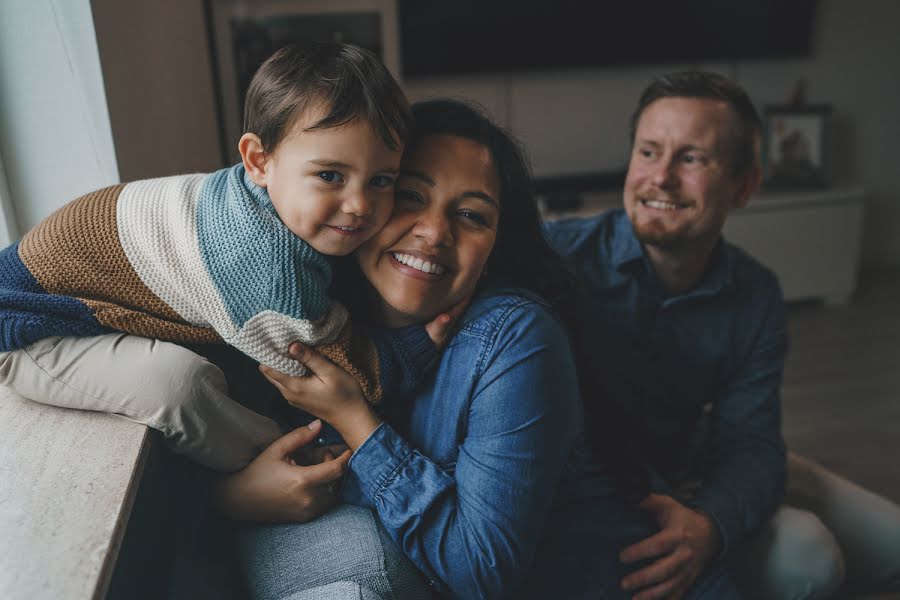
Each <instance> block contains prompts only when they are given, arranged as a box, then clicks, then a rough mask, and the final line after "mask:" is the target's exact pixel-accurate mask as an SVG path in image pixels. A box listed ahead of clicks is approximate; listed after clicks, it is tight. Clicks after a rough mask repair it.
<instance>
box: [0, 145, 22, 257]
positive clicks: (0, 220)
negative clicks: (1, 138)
mask: <svg viewBox="0 0 900 600" xmlns="http://www.w3.org/2000/svg"><path fill="white" fill-rule="evenodd" d="M17 239H19V232H18V229H17V228H16V219H15V213H13V208H12V195H11V194H10V193H9V185H7V183H6V171H4V170H3V157H2V156H0V248H5V247H7V246H9V245H10V244H11V243H13V241H15V240H17Z"/></svg>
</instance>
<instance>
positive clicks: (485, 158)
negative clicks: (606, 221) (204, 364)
mask: <svg viewBox="0 0 900 600" xmlns="http://www.w3.org/2000/svg"><path fill="white" fill-rule="evenodd" d="M414 112H415V121H416V125H415V130H414V132H413V135H412V139H411V141H410V142H409V145H408V147H407V151H406V154H405V157H404V161H403V164H402V167H401V174H400V178H399V180H398V182H397V192H396V206H395V211H394V215H393V216H392V218H391V220H390V221H389V223H388V225H387V226H386V227H385V228H384V230H383V231H382V232H381V233H379V234H378V235H376V236H375V237H374V238H373V239H372V240H371V241H370V242H368V243H367V244H366V245H364V246H363V247H362V248H361V249H360V250H359V251H358V253H357V261H358V264H359V267H360V270H361V271H362V273H363V274H364V276H365V277H366V279H367V280H368V282H369V284H370V289H369V291H370V294H369V295H370V299H369V300H370V302H372V305H373V306H374V310H373V313H374V314H373V318H374V319H375V320H376V322H378V323H380V324H381V325H384V326H389V327H400V326H405V325H411V324H414V323H422V322H425V321H428V320H429V319H431V318H433V317H434V315H436V314H440V313H442V312H444V311H447V310H449V309H450V308H451V307H454V306H457V305H459V304H460V303H461V302H464V301H465V299H466V298H467V297H468V296H470V295H472V294H473V293H475V296H474V299H473V300H472V302H471V305H470V306H469V307H468V309H467V311H466V313H465V315H464V317H463V318H462V319H461V323H460V325H459V328H458V331H457V333H456V334H455V335H454V337H453V338H452V340H451V341H450V343H449V345H448V346H447V348H446V350H445V351H444V353H443V355H442V357H441V359H440V361H439V364H438V365H437V369H436V374H435V376H434V378H433V380H432V381H431V383H430V384H428V385H425V386H424V388H423V389H421V390H420V391H419V393H417V394H416V396H415V398H413V399H411V401H409V402H405V401H403V399H387V401H386V402H387V404H388V406H387V410H386V413H385V414H384V415H379V414H377V413H375V412H374V411H373V410H372V409H371V407H370V405H368V404H367V403H366V402H365V400H364V398H363V397H362V395H361V394H360V392H359V388H358V386H357V385H356V384H355V382H354V381H353V380H352V378H350V377H349V375H348V374H347V373H346V372H344V371H342V370H341V369H339V368H338V367H336V366H334V365H333V364H331V363H328V362H327V361H326V360H324V359H323V358H322V357H321V356H319V355H318V354H317V353H315V352H314V351H313V350H311V349H308V348H302V347H300V346H299V345H295V346H293V347H292V349H291V352H292V355H293V356H294V357H295V358H296V359H297V360H300V361H301V362H303V363H304V364H305V365H306V366H307V367H309V368H310V370H311V371H312V372H313V373H315V376H313V377H310V378H291V377H288V376H286V375H283V374H279V373H277V372H274V371H272V370H270V369H262V370H263V373H264V375H265V376H266V377H267V378H268V379H269V380H270V381H271V382H272V383H273V384H274V385H275V386H276V387H277V388H278V389H279V391H280V392H281V394H282V395H283V396H284V397H285V398H286V399H287V400H288V401H289V402H290V403H291V404H293V405H294V406H296V407H298V408H301V409H303V410H305V411H307V412H309V413H312V414H314V415H315V416H317V417H319V418H321V419H323V420H325V421H327V422H328V423H330V424H331V425H332V426H334V428H335V429H336V430H337V431H338V433H340V434H341V436H342V437H343V438H344V440H345V441H346V442H347V445H348V447H349V451H352V453H353V454H352V458H351V459H350V460H349V463H346V461H347V458H348V455H347V453H344V454H343V455H341V456H340V457H338V458H336V459H334V458H331V459H329V458H328V457H326V459H325V461H324V462H321V463H319V464H317V465H315V468H316V469H318V471H316V472H315V473H314V474H312V475H311V476H312V481H313V483H309V484H308V485H300V486H299V487H298V486H297V485H296V481H297V473H298V472H299V471H297V470H296V469H300V467H295V466H294V465H292V464H290V461H289V460H286V457H287V456H288V455H289V454H290V452H289V450H290V449H292V448H295V447H297V446H299V445H300V444H301V443H302V442H303V441H304V440H306V439H309V438H312V437H313V436H314V435H315V432H317V431H318V428H319V425H318V424H313V425H312V429H307V430H306V431H303V430H302V429H301V430H299V431H298V432H295V433H294V434H292V435H293V437H291V435H289V436H286V438H283V439H282V440H281V441H280V442H277V443H276V444H275V446H273V447H277V448H276V450H271V449H270V451H267V452H266V453H264V454H263V455H261V456H260V457H259V458H258V459H257V460H256V461H254V463H252V464H251V465H250V466H249V467H248V468H247V469H246V470H245V471H244V472H241V473H239V474H237V475H235V476H232V477H231V478H229V479H227V480H225V481H224V482H223V484H222V485H221V486H220V488H219V490H218V499H219V504H220V506H221V507H222V508H223V510H224V511H225V512H226V513H227V514H231V515H235V516H239V517H252V518H255V519H257V520H291V519H297V518H298V517H299V518H300V519H302V518H303V517H305V516H308V515H309V514H310V512H309V511H306V512H304V511H303V510H301V509H303V508H308V507H309V505H312V506H314V507H315V508H318V507H321V506H324V505H327V504H328V503H329V499H328V496H327V494H328V490H329V482H331V481H333V480H336V478H337V477H338V476H339V475H340V473H341V472H342V471H343V470H344V465H345V463H346V475H345V481H344V488H343V500H344V501H345V502H347V503H349V504H352V505H357V506H361V507H364V508H362V509H361V508H352V507H344V508H342V509H340V510H339V511H335V512H333V513H330V514H329V515H326V517H325V519H326V524H325V525H323V524H322V521H321V520H315V521H312V522H311V523H308V524H305V525H291V526H274V527H262V528H256V529H254V530H251V531H250V532H249V533H248V534H247V535H246V537H245V538H244V541H243V545H242V547H243V562H244V564H245V568H246V570H247V572H248V575H249V580H250V583H251V587H252V588H253V592H254V594H255V595H257V596H259V597H271V598H278V597H286V596H288V595H291V594H293V593H296V592H298V591H301V590H302V589H304V588H307V587H310V586H313V585H317V584H322V583H330V581H329V579H328V577H327V574H328V571H329V567H330V565H328V564H323V563H328V562H329V559H321V556H322V554H323V552H324V550H323V549H324V548H330V547H333V546H334V545H333V544H332V541H333V540H331V539H329V538H332V537H340V536H341V533H340V532H341V531H346V530H348V529H353V530H354V531H358V532H360V531H361V532H368V533H363V534H362V536H361V537H357V538H350V539H346V540H341V541H339V542H338V544H337V546H338V547H339V548H340V555H341V556H342V557H343V558H346V557H347V556H348V555H351V556H359V555H360V554H365V552H360V551H359V547H360V546H361V545H362V546H372V547H375V548H376V550H377V549H378V547H380V549H381V552H382V554H381V555H378V557H377V559H376V560H373V561H371V562H372V563H380V565H381V566H378V564H375V566H374V567H373V566H372V565H368V570H367V566H366V565H365V564H358V563H357V564H355V566H354V568H356V569H357V570H358V572H357V573H350V572H349V571H348V570H341V569H338V573H337V574H334V575H332V576H331V581H335V580H337V579H348V580H354V581H356V583H357V584H360V583H361V584H362V585H363V586H364V587H368V588H373V589H374V591H375V592H377V593H379V594H381V595H382V596H384V597H387V596H396V597H404V598H418V597H423V595H424V594H425V593H426V592H425V591H423V588H421V587H415V586H416V584H417V582H416V581H415V578H414V576H413V577H412V578H410V577H407V576H406V575H403V574H401V575H397V573H398V572H400V573H405V572H406V571H404V567H403V565H404V564H406V563H405V559H403V558H402V557H398V554H397V550H396V548H394V547H393V543H392V542H394V543H396V544H397V546H399V547H400V548H401V549H402V552H403V555H405V556H406V557H408V559H409V561H410V562H412V563H413V564H414V565H415V567H416V568H417V569H418V570H419V571H421V572H422V573H423V574H424V575H425V577H426V578H427V580H428V583H429V585H430V586H431V587H432V588H433V589H435V590H436V591H438V592H440V593H442V594H445V595H448V596H451V597H457V598H482V597H487V598H494V597H504V596H513V597H525V596H528V595H535V596H540V595H541V594H543V593H545V592H552V593H556V594H558V595H561V596H562V597H580V596H590V597H598V596H602V597H619V596H623V595H624V592H622V591H621V590H620V589H619V587H618V582H619V580H620V578H621V576H622V575H623V574H624V571H623V569H622V567H621V566H620V565H619V561H618V558H617V554H618V551H619V549H621V548H622V547H624V546H626V545H627V544H628V543H629V542H632V541H636V540H638V539H641V538H643V537H646V536H647V535H648V534H649V533H650V532H652V531H653V530H654V528H655V526H654V525H653V523H652V521H651V519H650V518H649V516H647V515H643V514H641V513H639V512H638V511H637V510H636V509H633V508H632V507H630V506H629V505H627V504H626V503H625V502H624V500H621V499H620V497H621V495H620V494H619V492H618V490H617V488H616V487H615V486H614V484H613V483H612V478H611V477H610V476H609V474H608V473H605V472H602V471H597V472H595V473H593V474H592V475H591V476H590V477H588V476H587V471H586V470H585V463H584V452H583V451H582V445H581V428H582V420H581V406H580V400H579V397H578V386H577V381H576V375H575V369H574V366H573V365H574V363H573V359H572V355H571V352H570V348H569V342H568V338H567V336H566V330H565V327H564V326H563V325H562V324H561V323H560V321H559V319H558V318H557V316H556V315H555V314H554V312H553V311H552V309H551V307H550V305H548V304H547V303H546V302H545V301H544V300H541V296H543V297H548V298H553V297H559V300H557V301H556V305H557V306H559V307H560V308H564V307H563V304H564V302H563V299H564V298H565V297H566V296H565V294H562V295H560V293H559V292H560V290H561V284H560V281H561V280H562V279H563V278H562V277H561V276H560V274H561V273H564V269H563V267H562V265H561V263H559V262H558V261H557V259H556V258H555V256H554V255H553V254H552V252H551V251H550V250H549V248H548V247H547V245H546V242H544V240H543V237H542V235H541V233H540V225H539V216H538V213H537V210H536V208H535V203H534V198H533V197H532V195H531V193H530V184H529V182H530V179H529V176H528V170H527V168H526V167H525V163H524V161H523V159H522V157H521V154H520V153H519V151H518V149H517V148H516V146H515V144H514V143H513V142H511V140H510V139H509V138H508V137H507V136H506V135H505V134H504V133H503V132H502V131H500V130H499V129H498V128H497V127H496V126H494V125H493V124H492V123H490V121H488V120H487V119H485V118H484V117H483V116H481V115H479V114H478V113H476V112H474V111H473V110H472V109H470V108H468V107H466V106H465V105H461V104H458V103H455V102H449V101H434V102H429V103H424V104H419V105H417V106H416V107H414ZM514 288H515V289H514ZM285 440H287V441H285ZM279 444H281V446H279ZM290 482H294V485H293V487H292V488H290V487H288V489H292V490H293V491H294V492H296V491H297V490H300V489H302V490H303V494H305V496H304V498H303V499H302V500H301V501H299V502H298V501H296V498H286V497H285V494H284V493H283V492H281V491H280V490H283V489H285V486H288V485H289V483H290ZM311 488H314V489H318V490H321V491H322V494H318V495H317V494H313V493H309V491H310V489H311ZM289 493H290V492H289ZM303 494H300V495H303ZM313 497H315V498H316V499H315V500H313V499H312V498H313ZM367 509H371V510H367ZM292 511H293V513H292ZM313 512H314V511H313ZM300 513H303V514H300ZM375 515H377V521H378V522H376V520H375ZM545 523H550V524H551V528H552V529H549V528H548V532H551V531H552V534H550V533H548V535H543V534H542V532H543V531H544V529H545ZM385 538H389V539H385ZM297 552H303V553H306V554H304V560H303V561H300V560H299V559H298V558H297V557H296V553H297ZM377 554H378V553H377V552H376V555H377ZM311 556H312V557H316V556H318V557H320V560H315V559H311V558H310V557H311ZM535 557H537V560H536V562H534V567H535V568H532V563H533V561H535ZM351 562H352V561H351ZM363 562H365V561H363ZM398 562H399V563H401V565H400V567H399V568H395V567H397V564H396V563H398ZM388 563H391V565H389V566H391V569H388V568H385V566H384V565H387V564H388ZM388 571H392V572H390V573H388ZM371 573H375V576H372V577H369V575H370V574H371ZM547 581H550V582H552V586H551V587H547V586H546V585H545V582H547ZM332 585H339V584H332ZM407 585H408V586H411V587H409V588H406V587H405V586H407ZM399 587H404V588H405V589H404V590H400V589H398V588H399ZM725 591H726V588H725V587H724V586H723V587H722V588H721V589H720V590H718V591H717V593H716V595H715V596H714V597H717V598H721V597H726V594H725V593H724V592H725ZM320 592H321V589H320ZM356 593H357V595H356V596H354V597H359V590H357V592H356ZM292 597H293V596H292ZM310 597H315V596H310Z"/></svg>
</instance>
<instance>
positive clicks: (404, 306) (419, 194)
mask: <svg viewBox="0 0 900 600" xmlns="http://www.w3.org/2000/svg"><path fill="white" fill-rule="evenodd" d="M396 195H397V197H396V202H395V205H394V213H393V215H392V216H391V218H390V219H389V220H388V223H387V225H385V227H384V229H382V230H381V231H380V232H379V233H377V234H376V235H375V236H374V237H373V238H372V239H371V240H369V241H368V242H366V243H365V244H363V246H362V247H360V249H359V251H358V252H357V260H358V261H359V264H360V267H361V268H362V270H363V272H364V273H365V275H366V278H367V279H368V280H369V281H370V282H371V283H372V285H373V287H374V288H375V291H376V292H377V293H378V294H379V296H381V298H382V308H383V311H384V315H383V316H384V317H385V319H387V320H388V321H389V324H392V325H402V324H408V323H416V322H422V321H423V320H426V321H427V320H430V319H431V318H433V317H434V316H435V315H437V314H438V313H440V312H443V311H445V310H448V309H449V308H450V307H452V306H454V305H455V304H456V303H458V302H460V301H461V300H463V299H464V298H466V297H467V296H469V295H471V294H472V292H474V291H475V287H476V285H477V284H478V280H479V279H480V278H481V275H482V273H483V272H484V267H485V265H486V264H487V260H488V257H489V256H490V254H491V251H492V250H493V247H494V241H495V239H496V237H497V223H498V221H499V217H500V204H499V198H500V178H499V176H498V174H497V170H496V167H495V166H494V161H493V159H492V158H491V155H490V153H489V152H488V150H487V148H485V147H484V146H482V145H481V144H479V143H477V142H474V141H472V140H469V139H467V138H462V137H458V136H454V135H446V134H440V135H429V136H425V137H424V138H422V139H421V140H420V141H419V142H418V143H417V144H416V148H414V149H413V150H412V151H411V152H410V153H409V156H408V157H407V158H406V159H405V160H404V161H403V162H402V164H401V168H400V177H399V179H398V180H397V187H396Z"/></svg>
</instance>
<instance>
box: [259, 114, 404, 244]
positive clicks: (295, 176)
mask: <svg viewBox="0 0 900 600" xmlns="http://www.w3.org/2000/svg"><path fill="white" fill-rule="evenodd" d="M309 112H310V113H317V112H318V111H309ZM319 118H320V116H319V115H318V114H311V115H309V116H307V117H306V118H304V117H301V118H300V119H298V121H297V123H295V124H294V127H293V128H292V130H291V132H290V133H288V135H287V136H286V137H285V138H284V139H283V140H282V141H281V143H279V144H278V146H277V147H276V148H275V150H274V151H273V152H272V153H270V154H269V155H267V156H266V157H265V163H264V165H263V166H262V173H261V174H260V175H259V176H258V177H254V180H255V181H256V183H257V184H258V185H261V186H263V187H265V188H266V189H267V190H268V192H269V197H270V198H271V199H272V205H273V206H274V207H275V211H276V212H277V213H278V216H279V218H281V221H282V222H283V223H284V224H285V225H286V226H287V228H288V229H290V230H291V232H293V233H294V235H296V236H297V237H299V238H300V239H302V240H304V241H305V242H306V243H308V244H309V245H310V246H312V247H313V248H314V249H315V250H317V251H318V252H321V253H322V254H327V255H331V256H342V255H344V254H349V253H350V252H353V251H354V250H356V249H357V248H358V247H359V245H360V244H362V243H363V242H365V241H366V240H368V239H369V238H370V237H372V236H373V235H375V233H377V232H378V231H379V230H380V229H381V228H382V227H384V224H385V223H386V222H387V220H388V218H389V217H390V215H391V211H392V210H393V207H394V182H395V180H396V178H397V172H398V169H399V166H400V156H401V154H402V153H403V148H402V147H401V148H398V149H397V150H391V149H390V148H388V146H387V145H386V144H385V143H384V141H383V140H382V139H381V137H380V136H379V135H378V134H376V133H375V131H374V129H372V127H371V126H370V125H369V124H368V123H367V122H365V121H363V120H361V119H354V120H353V121H350V122H349V123H346V124H344V125H341V126H339V127H330V128H327V129H312V130H309V129H307V127H309V126H310V125H311V124H313V123H315V122H317V121H318V119H319ZM257 178H258V179H259V180H258V181H257Z"/></svg>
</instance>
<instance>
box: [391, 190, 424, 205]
mask: <svg viewBox="0 0 900 600" xmlns="http://www.w3.org/2000/svg"><path fill="white" fill-rule="evenodd" d="M394 197H395V199H396V200H397V201H398V202H406V203H409V204H422V203H423V202H424V200H423V199H422V196H420V195H419V193H418V192H414V191H412V190H397V192H396V194H395V195H394Z"/></svg>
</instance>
